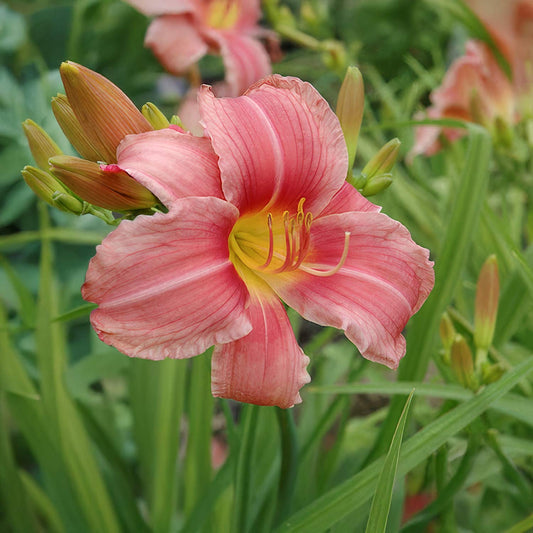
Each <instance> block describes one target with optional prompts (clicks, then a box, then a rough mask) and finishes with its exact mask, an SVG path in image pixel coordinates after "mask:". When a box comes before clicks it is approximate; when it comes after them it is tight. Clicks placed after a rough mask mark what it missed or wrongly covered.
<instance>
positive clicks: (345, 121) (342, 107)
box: [336, 67, 365, 175]
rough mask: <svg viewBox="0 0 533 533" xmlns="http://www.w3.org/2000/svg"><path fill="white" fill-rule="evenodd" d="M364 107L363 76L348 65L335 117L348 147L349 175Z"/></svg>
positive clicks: (356, 69)
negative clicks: (337, 118)
mask: <svg viewBox="0 0 533 533" xmlns="http://www.w3.org/2000/svg"><path fill="white" fill-rule="evenodd" d="M364 107H365V87H364V84H363V76H362V75H361V72H360V71H359V69H358V68H357V67H348V69H347V70H346V76H345V77H344V81H343V82H342V85H341V88H340V91H339V97H338V99H337V110H336V113H337V117H339V121H340V123H341V128H342V132H343V133H344V140H345V141H346V147H347V148H348V174H349V175H351V170H352V167H353V163H354V161H355V153H356V151H357V141H358V140H359V131H360V129H361V122H362V121H363V111H364Z"/></svg>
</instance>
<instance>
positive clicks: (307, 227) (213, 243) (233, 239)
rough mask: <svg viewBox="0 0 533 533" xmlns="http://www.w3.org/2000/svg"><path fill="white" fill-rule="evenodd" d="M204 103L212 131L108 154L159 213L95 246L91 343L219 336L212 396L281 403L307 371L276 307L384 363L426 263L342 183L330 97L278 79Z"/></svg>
mask: <svg viewBox="0 0 533 533" xmlns="http://www.w3.org/2000/svg"><path fill="white" fill-rule="evenodd" d="M199 101H200V108H201V112H202V117H203V123H204V125H205V131H206V135H207V137H193V136H192V135H190V134H187V133H182V132H179V131H175V130H173V129H165V130H159V131H155V132H150V133H142V134H139V135H135V136H129V137H127V138H126V139H125V140H124V141H123V142H122V143H121V144H120V146H119V148H118V152H117V164H118V166H119V167H120V168H122V169H124V170H125V171H127V172H128V173H129V175H131V176H133V177H134V178H135V179H137V180H138V181H139V182H140V183H142V184H143V185H144V186H145V187H147V188H149V189H150V190H151V191H152V192H153V193H154V194H155V195H156V196H157V197H158V198H159V199H160V200H161V201H162V202H163V203H164V204H165V205H166V207H167V208H168V213H156V214H155V215H153V216H145V215H141V216H138V217H137V218H136V219H135V220H132V221H129V220H126V221H123V222H121V223H120V225H119V227H118V228H117V229H116V230H115V231H113V232H112V233H111V234H110V235H109V236H108V237H107V238H106V239H105V240H104V241H103V243H102V244H101V245H100V246H99V247H98V248H97V253H96V256H95V257H94V258H93V259H92V260H91V263H90V265H89V269H88V272H87V278H86V282H85V284H84V286H83V289H82V293H83V297H84V298H85V299H86V300H88V301H91V302H95V303H97V304H98V305H99V307H98V308H97V309H96V310H94V311H93V312H92V315H91V320H92V324H93V326H94V328H95V329H96V331H97V332H98V334H99V336H100V338H101V339H102V340H103V341H105V342H107V343H109V344H112V345H114V346H115V347H116V348H118V349H119V350H120V351H122V352H124V353H126V354H128V355H130V356H136V357H143V358H148V359H163V358H166V357H171V358H185V357H191V356H194V355H197V354H199V353H202V352H203V351H204V350H206V349H207V348H208V347H209V346H211V345H215V349H214V352H213V359H212V392H213V394H214V395H215V396H220V397H224V398H233V399H236V400H239V401H243V402H249V403H255V404H259V405H277V406H280V407H290V406H292V405H294V404H295V403H298V402H299V401H301V399H300V395H299V389H300V388H301V387H302V386H303V385H304V384H305V383H307V382H308V381H309V379H310V378H309V375H308V374H307V371H306V366H307V364H308V358H307V356H305V355H304V353H303V351H302V349H301V348H300V347H299V346H298V344H297V342H296V339H295V337H294V333H293V331H292V328H291V326H290V323H289V320H288V318H287V314H286V312H285V308H284V305H283V303H282V301H283V302H285V304H287V305H289V306H290V307H292V308H294V309H295V310H297V311H298V312H299V313H300V314H301V315H302V316H303V317H305V318H306V319H308V320H312V321H314V322H316V323H318V324H322V325H329V326H333V327H336V328H339V329H342V330H344V331H345V333H346V335H347V337H348V338H349V339H350V340H351V341H353V342H354V343H355V344H356V346H357V347H358V348H359V350H360V352H361V353H362V354H363V356H365V357H366V358H368V359H371V360H373V361H378V362H380V363H384V364H386V365H387V366H389V367H391V368H395V367H396V366H397V365H398V362H399V360H400V359H401V357H402V356H403V355H404V353H405V340H404V338H403V337H402V334H401V333H402V330H403V328H404V326H405V324H406V323H407V321H408V320H409V318H410V317H411V315H412V314H413V313H415V312H416V311H417V310H418V309H419V307H420V306H421V305H422V303H423V302H424V300H425V299H426V297H427V296H428V294H429V292H430V291H431V289H432V287H433V282H434V274H433V268H432V265H433V263H432V262H430V261H429V260H428V251H427V250H425V249H423V248H421V247H419V246H418V245H416V244H415V243H414V242H413V241H412V239H411V237H410V235H409V232H408V231H407V229H406V228H405V227H403V226H402V225H401V224H400V223H398V222H396V221H394V220H392V219H390V218H389V217H387V216H386V215H384V214H381V213H379V209H380V208H379V207H378V206H376V205H374V204H372V203H370V202H369V201H368V200H366V199H365V198H364V197H363V196H361V195H360V194H359V193H358V192H357V191H356V190H355V189H354V188H353V187H352V186H351V185H349V184H347V183H346V182H345V177H346V173H347V161H348V156H347V150H346V144H345V141H344V138H343V135H342V130H341V127H340V125H339V122H338V119H337V117H336V116H335V114H334V113H333V112H332V111H331V109H330V108H329V106H328V104H327V102H326V101H325V100H324V99H323V98H322V97H321V96H320V95H319V93H318V92H317V91H316V90H315V89H314V88H313V87H312V86H311V85H309V84H308V83H304V82H302V81H301V80H299V79H297V78H284V77H281V76H277V75H276V76H270V77H268V78H266V79H264V80H262V81H261V82H259V83H258V84H256V85H254V86H252V87H251V88H250V89H249V90H248V91H247V92H246V93H245V94H244V95H243V96H241V97H238V98H215V97H214V96H213V94H212V92H211V90H210V88H209V87H207V86H204V87H203V88H202V90H201V91H200V95H199Z"/></svg>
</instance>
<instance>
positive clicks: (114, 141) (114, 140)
mask: <svg viewBox="0 0 533 533" xmlns="http://www.w3.org/2000/svg"><path fill="white" fill-rule="evenodd" d="M59 71H60V74H61V79H62V80H63V85H64V86H65V91H66V93H67V98H68V101H69V103H70V105H71V106H72V109H73V111H74V114H75V115H76V118H77V119H78V121H79V123H80V124H81V127H82V129H83V131H84V132H85V135H86V137H87V139H88V140H89V142H90V143H91V144H92V145H93V146H94V147H95V148H96V150H97V151H98V153H100V154H101V155H102V156H103V161H106V162H107V163H115V162H116V150H117V147H118V145H119V143H120V141H121V140H122V139H123V138H124V137H125V136H126V135H129V134H131V133H143V132H146V131H151V130H152V129H153V128H152V126H151V125H150V123H149V122H148V121H147V120H146V118H144V116H143V115H142V113H141V112H140V111H139V110H138V109H137V108H136V107H135V105H134V104H133V102H132V101H131V100H130V99H129V98H128V97H127V96H126V95H125V94H124V93H123V92H122V91H121V90H120V89H119V88H118V87H117V86H116V85H115V84H113V83H112V82H110V81H109V80H108V79H107V78H105V77H104V76H102V75H101V74H98V73H96V72H94V71H92V70H90V69H88V68H86V67H83V66H82V65H78V64H77V63H73V62H70V61H67V62H65V63H63V64H62V65H61V68H60V69H59Z"/></svg>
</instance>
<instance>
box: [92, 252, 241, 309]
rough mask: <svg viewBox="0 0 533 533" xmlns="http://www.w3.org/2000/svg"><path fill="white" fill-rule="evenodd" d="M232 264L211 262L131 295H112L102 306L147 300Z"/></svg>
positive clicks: (224, 260) (108, 306) (225, 260)
mask: <svg viewBox="0 0 533 533" xmlns="http://www.w3.org/2000/svg"><path fill="white" fill-rule="evenodd" d="M228 266H232V265H231V262H230V261H229V259H223V260H222V262H220V263H218V264H213V263H210V264H209V266H208V267H207V268H198V269H194V270H192V271H191V272H189V273H188V274H187V275H186V276H180V277H176V278H175V279H171V280H168V281H166V282H164V283H159V284H154V285H151V286H150V287H147V288H145V289H144V290H139V291H136V292H135V293H131V294H129V295H125V296H121V297H116V298H113V297H110V298H109V299H108V300H107V301H106V302H105V303H104V304H101V305H100V307H105V308H110V307H118V306H121V305H128V304H133V303H135V302H138V301H139V300H145V299H147V298H149V297H153V296H157V295H160V294H163V293H165V292H167V291H171V290H174V289H176V288H178V287H180V286H183V285H188V284H190V283H193V282H195V281H198V280H199V279H201V278H205V277H210V276H213V275H216V274H217V273H218V272H220V271H221V270H224V269H226V268H228Z"/></svg>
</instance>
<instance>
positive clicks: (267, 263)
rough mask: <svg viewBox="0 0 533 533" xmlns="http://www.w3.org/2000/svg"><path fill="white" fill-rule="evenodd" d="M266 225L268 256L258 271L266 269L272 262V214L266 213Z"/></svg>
mask: <svg viewBox="0 0 533 533" xmlns="http://www.w3.org/2000/svg"><path fill="white" fill-rule="evenodd" d="M267 224H268V256H267V259H266V261H265V262H264V264H262V265H261V266H260V267H259V268H260V269H263V268H266V267H267V266H268V265H270V263H271V262H272V257H273V255H274V232H273V231H272V213H268V216H267Z"/></svg>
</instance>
